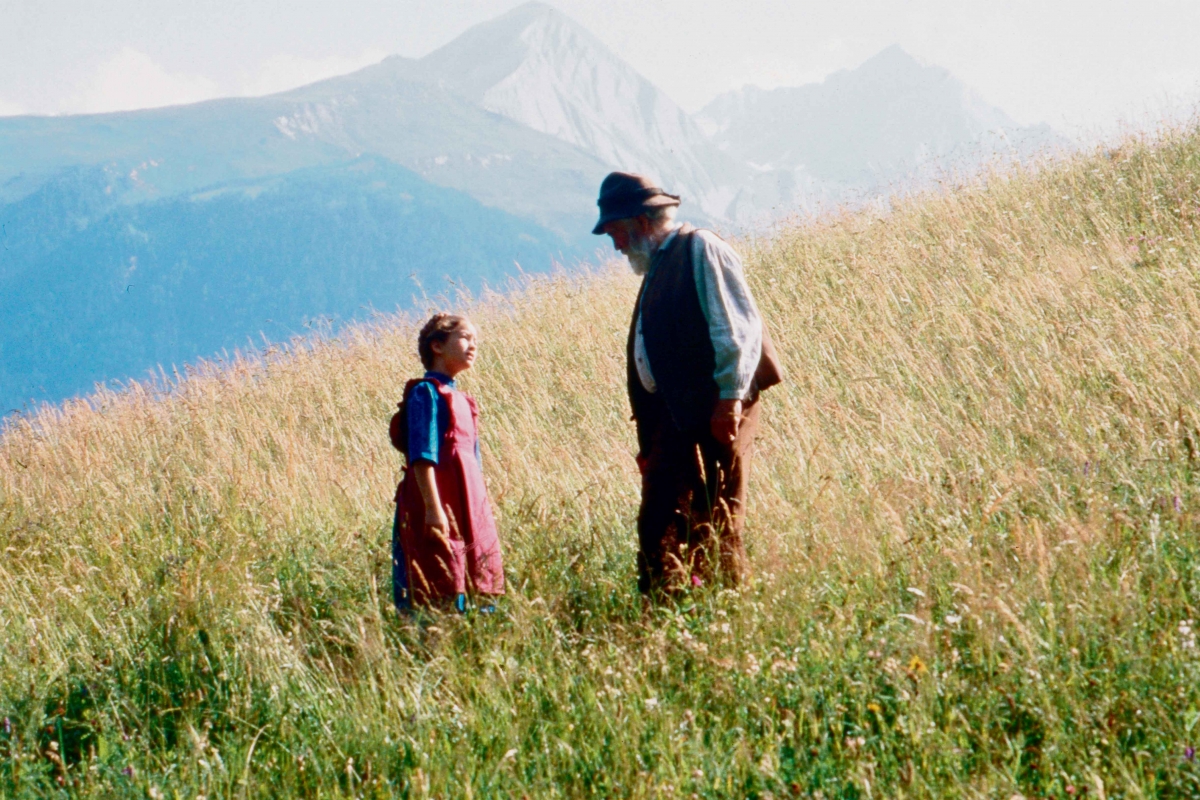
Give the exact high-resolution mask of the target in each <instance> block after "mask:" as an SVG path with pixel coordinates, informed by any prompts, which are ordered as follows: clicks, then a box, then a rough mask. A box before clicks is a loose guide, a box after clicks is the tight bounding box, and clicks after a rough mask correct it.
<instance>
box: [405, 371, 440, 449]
mask: <svg viewBox="0 0 1200 800" xmlns="http://www.w3.org/2000/svg"><path fill="white" fill-rule="evenodd" d="M437 400H438V398H437V389H435V388H433V384H432V383H430V382H429V381H421V382H420V383H418V384H417V385H416V386H414V387H413V390H412V394H410V395H409V396H408V405H407V407H406V408H407V412H408V414H407V416H408V463H409V464H415V463H417V462H418V461H428V462H430V463H432V464H437V463H438V445H439V444H440V443H441V438H442V437H441V436H440V435H439V431H438V403H437Z"/></svg>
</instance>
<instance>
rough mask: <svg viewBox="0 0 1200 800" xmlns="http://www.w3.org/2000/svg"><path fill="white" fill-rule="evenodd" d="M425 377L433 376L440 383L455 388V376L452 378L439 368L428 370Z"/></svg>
mask: <svg viewBox="0 0 1200 800" xmlns="http://www.w3.org/2000/svg"><path fill="white" fill-rule="evenodd" d="M425 377H426V378H433V379H434V380H436V381H437V382H438V383H440V384H442V385H444V386H449V387H450V388H451V389H453V388H454V378H451V377H450V376H449V375H447V374H446V373H444V372H438V371H437V370H432V369H430V370H426V371H425Z"/></svg>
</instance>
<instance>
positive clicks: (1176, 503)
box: [1172, 495, 1183, 514]
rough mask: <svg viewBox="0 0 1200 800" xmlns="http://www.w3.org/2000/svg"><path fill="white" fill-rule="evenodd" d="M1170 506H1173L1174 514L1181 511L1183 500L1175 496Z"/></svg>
mask: <svg viewBox="0 0 1200 800" xmlns="http://www.w3.org/2000/svg"><path fill="white" fill-rule="evenodd" d="M1172 504H1173V505H1174V506H1175V513H1176V514H1178V513H1179V512H1181V511H1183V500H1182V499H1181V498H1180V497H1179V495H1175V498H1174V500H1173V501H1172Z"/></svg>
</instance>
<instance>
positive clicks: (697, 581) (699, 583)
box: [692, 575, 704, 586]
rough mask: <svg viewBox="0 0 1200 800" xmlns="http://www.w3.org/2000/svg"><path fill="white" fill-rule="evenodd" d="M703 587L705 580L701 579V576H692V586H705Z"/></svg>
mask: <svg viewBox="0 0 1200 800" xmlns="http://www.w3.org/2000/svg"><path fill="white" fill-rule="evenodd" d="M703 585H704V581H703V579H701V577H700V576H699V575H693V576H692V586H703Z"/></svg>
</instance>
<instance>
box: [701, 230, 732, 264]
mask: <svg viewBox="0 0 1200 800" xmlns="http://www.w3.org/2000/svg"><path fill="white" fill-rule="evenodd" d="M691 235H692V246H693V247H695V248H696V251H697V252H706V253H708V254H710V255H717V256H720V257H724V258H729V257H733V258H738V254H737V250H734V249H733V245H731V244H730V243H729V242H727V241H725V240H724V239H722V238H721V235H720V234H719V233H716V232H715V231H710V230H709V229H708V228H693V229H692V232H691Z"/></svg>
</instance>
